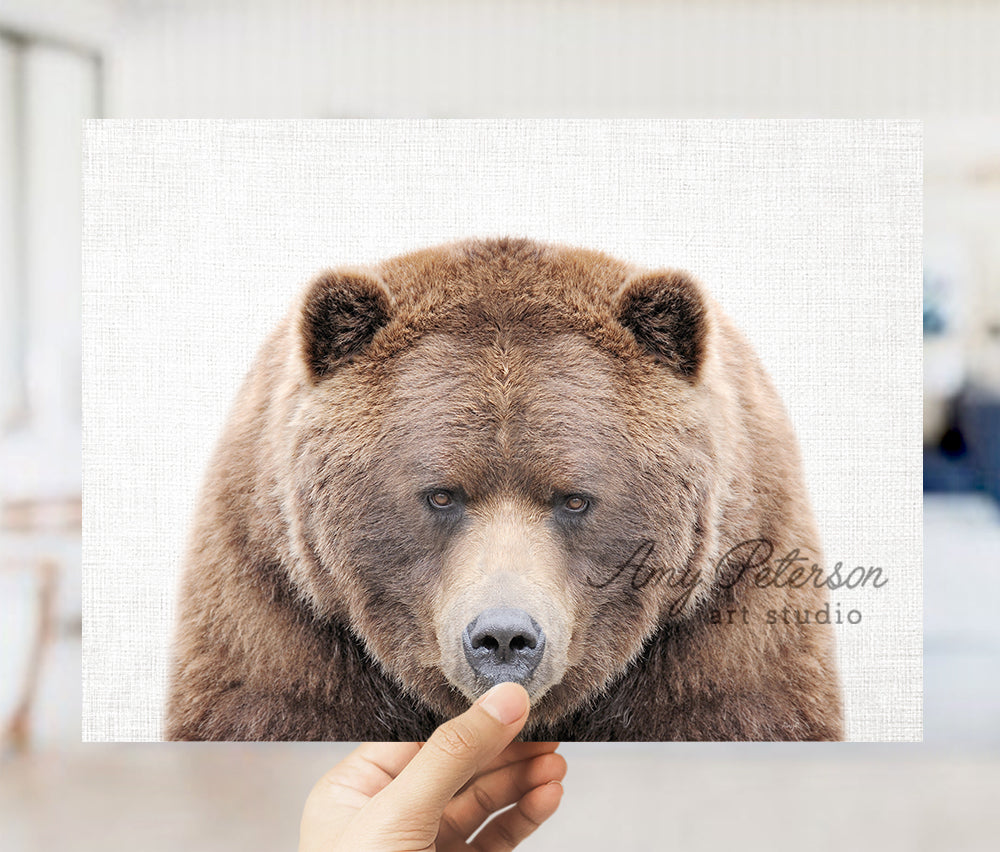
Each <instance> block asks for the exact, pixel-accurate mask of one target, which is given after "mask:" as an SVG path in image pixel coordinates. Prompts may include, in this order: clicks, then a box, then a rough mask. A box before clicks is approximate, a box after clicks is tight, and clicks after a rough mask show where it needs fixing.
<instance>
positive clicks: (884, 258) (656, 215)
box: [83, 121, 922, 741]
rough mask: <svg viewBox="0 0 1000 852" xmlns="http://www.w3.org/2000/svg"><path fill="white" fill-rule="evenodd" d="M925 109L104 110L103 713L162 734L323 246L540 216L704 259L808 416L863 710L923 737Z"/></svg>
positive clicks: (637, 253) (811, 470) (404, 239)
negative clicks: (225, 426) (907, 116)
mask: <svg viewBox="0 0 1000 852" xmlns="http://www.w3.org/2000/svg"><path fill="white" fill-rule="evenodd" d="M921 159H922V155H921V130H920V125H919V123H917V122H896V121H890V122H875V121H866V122H847V121H838V122H819V121H771V122H760V121H753V122H708V121H702V122H656V121H636V122H572V121H558V122H531V121H527V122H523V121H518V122H502V123H501V122H368V121H344V122H237V123H232V122H185V121H170V122H163V121H139V122H131V121H129V122H90V123H89V124H88V127H87V132H86V138H85V146H84V242H83V251H84V258H83V265H84V284H83V286H84V293H83V299H84V309H83V317H84V389H83V403H84V495H85V497H84V499H85V517H84V560H83V562H84V608H85V623H84V660H83V664H84V708H83V711H84V712H83V736H84V739H85V740H93V741H106V740H156V739H159V737H160V723H161V713H162V703H163V696H164V691H165V686H166V677H167V663H168V652H169V641H170V631H171V626H172V623H173V618H174V595H175V592H176V586H177V579H178V572H179V569H180V559H181V553H182V550H183V546H184V537H185V532H186V528H187V525H188V521H189V518H190V516H191V513H192V510H193V506H194V501H195V497H196V493H197V489H198V487H199V484H200V480H201V476H202V472H203V469H204V466H205V463H206V460H207V457H208V455H209V452H210V451H211V448H212V445H213V443H214V441H215V439H216V437H217V435H218V433H219V431H220V428H221V426H222V423H223V420H224V418H225V416H226V412H227V410H228V407H229V404H230V402H231V400H232V396H233V394H234V392H235V390H236V388H237V386H238V383H239V381H240V380H241V378H242V376H243V374H244V372H245V370H246V368H247V367H248V366H249V363H250V361H251V359H252V357H253V355H254V352H255V350H256V348H257V346H258V345H259V343H260V342H261V341H262V339H263V337H264V336H265V334H266V333H267V332H268V330H269V329H270V328H271V327H272V326H273V325H274V323H275V322H276V321H277V320H278V318H279V317H280V316H281V315H282V314H283V313H284V312H285V310H286V309H287V307H288V304H289V302H290V301H291V299H292V297H293V295H294V294H295V293H296V292H297V291H298V290H299V288H300V287H301V286H302V285H303V283H304V282H305V281H306V280H307V279H308V278H309V277H310V276H311V275H312V274H313V273H314V272H316V271H317V270H318V269H320V268H323V267H327V266H336V265H341V264H352V263H365V262H371V261H376V260H379V259H382V258H384V257H387V256H390V255H392V254H396V253H398V252H402V251H406V250H409V249H414V248H419V247H423V246H426V245H429V244H433V243H436V242H441V241H445V240H449V239H453V238H458V237H465V236H488V235H497V234H516V235H524V236H529V237H533V238H537V239H545V240H555V241H562V242H567V243H574V244H579V245H583V246H587V247H591V248H597V249H603V250H605V251H608V252H610V253H612V254H615V255H618V256H620V257H622V258H624V259H627V260H630V261H633V262H636V263H639V264H645V265H649V266H664V265H670V266H679V267H684V268H687V269H689V270H691V271H692V272H694V273H695V274H697V275H698V276H699V277H700V278H701V279H702V280H703V281H704V282H705V283H706V284H707V285H708V287H709V289H710V290H711V291H712V292H713V293H714V294H715V296H716V297H717V298H718V299H719V300H720V301H721V302H722V304H723V306H724V307H725V308H726V309H727V311H728V312H729V313H730V315H731V316H732V317H733V318H734V319H735V320H736V322H737V324H738V325H739V326H740V327H741V328H742V329H743V331H744V332H745V334H746V335H747V336H748V338H749V339H750V341H751V342H752V343H753V345H754V346H755V347H756V348H757V350H758V352H759V353H760V355H761V357H762V358H763V360H764V363H765V365H766V366H767V368H768V369H769V371H770V372H771V375H772V377H773V378H774V380H775V382H776V384H777V386H778V389H779V392H780V393H781V395H782V397H783V398H784V400H785V403H786V405H787V407H788V409H789V412H790V414H791V417H792V420H793V422H794V424H795V427H796V429H797V432H798V435H799V440H800V443H801V446H802V451H803V455H804V459H805V465H806V478H807V482H808V485H809V488H810V492H811V495H812V499H813V504H814V507H815V510H816V513H817V517H818V521H819V525H820V529H821V532H822V535H823V542H824V549H825V552H826V557H827V559H828V561H830V562H831V563H832V562H835V561H838V560H843V562H844V564H845V565H846V566H849V567H853V566H855V565H865V566H869V565H875V566H881V567H882V568H883V570H884V572H885V575H886V576H887V577H888V578H889V583H888V585H886V587H885V588H883V589H881V590H878V591H876V592H870V591H869V592H865V591H860V590H856V591H846V590H841V591H838V592H835V593H834V594H833V603H834V604H836V603H839V604H840V606H841V609H842V610H844V611H846V610H847V609H850V608H857V609H858V610H860V611H861V612H862V613H863V621H862V623H861V625H859V626H856V627H846V626H845V627H844V628H842V629H841V630H840V631H839V633H838V638H839V643H840V645H839V649H840V657H841V672H842V676H843V680H844V687H845V699H846V710H847V717H848V734H849V737H850V738H851V739H855V740H912V739H919V738H920V736H921V693H922V684H921V680H922V656H921V608H922V596H921V529H920V517H921V515H920V496H921V495H920V486H921V454H920V447H921V428H922V425H921V396H920V394H921V354H920V352H921V350H920V310H921V289H920V276H921V269H920V239H921V215H922V214H921V173H922V164H921Z"/></svg>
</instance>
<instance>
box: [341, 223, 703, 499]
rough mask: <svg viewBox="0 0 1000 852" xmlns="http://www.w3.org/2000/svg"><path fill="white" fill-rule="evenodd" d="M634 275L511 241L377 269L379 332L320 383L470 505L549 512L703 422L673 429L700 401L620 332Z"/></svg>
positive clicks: (387, 444) (432, 252)
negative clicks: (557, 494) (381, 304)
mask: <svg viewBox="0 0 1000 852" xmlns="http://www.w3.org/2000/svg"><path fill="white" fill-rule="evenodd" d="M634 271H635V270H634V268H633V267H631V266H630V265H628V264H625V263H623V262H621V261H618V260H615V259H614V258H611V257H608V256H606V255H604V254H601V253H599V252H594V251H587V250H584V249H573V248H567V247H562V246H550V245H542V244H538V243H533V242H529V241H527V240H515V239H500V240H492V241H480V240H476V241H467V242H462V243H457V244H453V245H449V246H445V247H439V248H435V249H428V250H425V251H421V252H417V253H414V254H409V255H405V256H403V257H399V258H395V259H392V260H389V261H386V262H384V263H382V264H381V265H380V266H379V267H377V272H378V274H379V275H380V276H381V278H382V279H383V281H384V282H385V286H386V289H387V291H388V293H389V294H390V298H391V304H392V310H391V319H390V321H389V323H388V324H387V325H386V326H385V327H384V328H382V329H380V330H379V332H378V333H377V334H376V335H375V337H374V339H373V340H372V341H371V344H370V345H369V347H368V348H367V351H366V357H365V358H364V360H363V363H361V364H359V365H357V369H356V370H348V371H346V372H345V373H344V374H342V375H340V376H334V381H333V382H332V385H333V387H335V388H338V389H342V390H346V391H347V393H349V394H353V393H355V392H357V393H359V394H361V396H363V397H366V400H365V402H364V404H363V405H355V406H351V407H350V410H351V412H352V418H360V419H370V420H372V421H374V420H377V421H379V424H380V425H379V433H380V436H381V438H382V440H381V441H379V443H380V444H381V446H382V448H384V449H387V450H389V451H390V452H391V453H392V455H393V456H394V457H396V459H397V460H398V459H399V457H400V456H406V455H409V456H411V461H412V462H413V463H415V464H419V465H420V466H422V467H424V468H425V469H426V471H427V473H428V474H433V473H435V472H438V473H439V474H440V475H441V476H442V477H445V476H446V477H447V479H450V480H453V481H454V484H456V485H457V484H461V485H462V487H463V488H465V489H467V490H469V491H468V496H469V497H473V498H474V497H477V496H480V494H485V493H487V492H491V493H496V492H497V491H498V490H501V489H505V488H506V489H508V490H510V489H515V490H519V491H520V492H521V493H524V494H531V495H534V496H535V497H536V498H537V499H539V500H541V501H546V500H549V499H551V496H552V493H553V491H559V490H563V491H566V490H570V489H574V488H577V489H583V490H586V489H587V488H588V486H590V487H594V486H595V485H596V483H593V480H594V479H595V477H601V478H602V480H605V482H604V483H603V484H607V482H606V480H607V478H608V476H609V475H610V474H611V473H612V471H611V470H610V469H609V466H614V467H616V468H617V471H616V472H617V473H618V475H619V479H620V478H621V477H620V475H621V465H622V464H623V463H627V461H628V460H629V459H630V458H634V457H635V456H636V454H637V453H646V452H655V451H656V449H657V447H658V445H660V444H661V442H660V441H659V440H654V439H653V437H652V433H653V432H656V431H658V430H660V429H663V428H665V429H669V430H671V431H675V430H676V429H677V428H679V426H678V421H681V423H682V424H683V428H684V431H686V432H690V431H691V430H690V427H692V426H693V425H695V424H694V423H693V422H692V421H693V420H694V421H697V420H700V415H699V413H698V412H697V411H691V410H688V411H686V412H685V413H684V415H682V416H680V415H679V411H680V409H681V408H687V409H691V404H690V403H692V402H693V398H694V397H696V393H695V392H694V391H693V390H692V388H691V386H690V384H689V383H687V382H685V381H683V380H681V379H679V378H678V377H677V376H675V375H673V374H672V373H670V372H669V371H665V370H663V369H661V368H659V367H658V365H655V364H654V363H652V361H651V359H650V358H649V357H648V356H647V355H646V354H645V353H644V352H642V351H641V349H640V347H639V346H638V345H637V344H636V341H635V338H634V337H633V336H632V335H631V334H629V333H628V332H627V331H626V330H625V329H624V328H623V327H622V325H621V324H620V322H618V321H617V318H616V316H615V303H616V299H617V297H618V294H619V292H620V290H621V289H622V286H623V284H624V283H625V282H626V281H627V280H628V279H629V277H630V276H631V275H632V274H634ZM338 396H339V394H338ZM339 402H340V400H338V404H339ZM691 443H694V444H700V443H701V440H700V439H697V438H695V439H692V441H691ZM459 480H460V482H459ZM441 484H442V485H445V484H447V483H446V482H445V479H444V478H442V480H441ZM477 491H478V492H480V493H479V494H477V493H475V492H477Z"/></svg>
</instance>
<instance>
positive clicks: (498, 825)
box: [472, 781, 563, 852]
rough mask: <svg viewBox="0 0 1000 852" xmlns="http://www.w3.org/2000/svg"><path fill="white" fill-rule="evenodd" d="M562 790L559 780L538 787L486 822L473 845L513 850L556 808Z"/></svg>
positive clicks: (492, 851) (487, 851)
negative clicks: (507, 809)
mask: <svg viewBox="0 0 1000 852" xmlns="http://www.w3.org/2000/svg"><path fill="white" fill-rule="evenodd" d="M562 793H563V788H562V784H560V783H559V782H558V781H550V782H549V783H548V784H545V785H543V786H541V787H535V789H534V790H532V791H530V792H529V793H527V794H525V796H524V797H523V798H522V799H521V801H519V802H518V803H517V804H516V805H514V807H512V808H511V809H510V810H509V811H504V812H503V813H502V814H498V815H497V816H495V817H493V819H491V820H490V821H489V822H488V823H486V826H485V827H484V828H483V830H482V831H481V832H479V834H477V835H476V839H475V840H474V841H473V842H472V848H473V849H475V850H477V852H509V850H511V849H513V848H514V847H515V846H517V844H518V843H520V842H521V841H522V840H524V839H525V838H526V837H527V836H528V835H529V834H531V833H532V832H533V831H534V830H535V829H536V828H538V826H540V825H541V824H542V823H543V822H545V820H547V819H548V818H549V817H550V816H552V814H554V813H555V812H556V808H558V807H559V802H560V800H561V799H562Z"/></svg>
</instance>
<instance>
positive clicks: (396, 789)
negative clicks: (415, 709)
mask: <svg viewBox="0 0 1000 852" xmlns="http://www.w3.org/2000/svg"><path fill="white" fill-rule="evenodd" d="M528 712H529V701H528V694H527V692H526V691H525V690H524V688H523V687H521V686H520V685H518V684H513V683H502V684H499V685H498V686H496V687H494V688H493V689H492V690H490V691H489V692H488V693H486V694H485V695H484V696H482V697H481V698H480V699H479V700H478V701H477V702H476V703H475V704H473V705H472V707H470V708H469V709H468V710H467V711H466V712H465V713H463V714H462V715H460V716H458V717H456V718H454V719H451V720H449V721H447V722H445V723H444V724H443V725H441V726H440V727H439V728H437V730H435V731H434V733H433V734H432V735H431V737H430V738H429V739H428V740H427V742H426V743H364V744H362V745H361V746H359V747H358V748H357V749H355V750H354V751H353V752H352V753H351V754H350V755H348V757H347V758H345V759H344V760H343V761H341V762H340V763H338V764H337V765H336V766H334V767H333V769H331V770H330V771H329V772H328V773H326V775H324V776H323V777H322V778H321V779H320V780H319V781H318V782H317V783H316V786H315V787H313V789H312V792H311V793H310V794H309V797H308V799H307V800H306V804H305V809H304V811H303V814H302V823H301V828H300V836H299V852H320V850H323V852H347V850H351V852H365V850H376V849H377V850H381V852H419V851H420V850H434V852H455V851H456V850H463V849H472V850H477V852H505V850H510V849H513V848H514V847H516V846H517V845H518V844H519V843H520V842H521V841H522V840H524V839H525V838H526V837H527V836H528V835H529V834H531V833H532V832H533V831H534V830H535V829H536V828H538V826H539V825H541V824H542V823H543V822H544V821H545V820H546V819H548V818H549V817H550V816H552V814H553V813H555V811H556V808H557V807H558V806H559V802H560V800H561V798H562V792H563V789H562V784H561V783H560V782H561V781H562V779H563V777H564V776H565V774H566V761H565V760H564V759H563V757H562V756H561V755H559V754H556V753H555V749H556V747H557V746H558V745H559V744H558V743H554V742H519V743H513V742H512V741H513V739H514V737H516V736H517V734H518V733H519V732H520V731H521V729H522V728H523V727H524V724H525V722H527V720H528ZM509 805H514V807H512V808H510V809H509V810H506V811H504V812H503V813H502V814H499V815H497V816H494V814H496V812H497V811H499V810H501V809H503V808H507V807H508V806H509ZM491 817H493V819H490V818H491ZM487 820H489V821H488V822H487ZM484 823H486V824H485V827H483V829H482V831H479V833H478V834H476V836H475V838H474V839H473V840H472V841H470V840H469V838H470V836H471V835H473V834H474V833H475V832H477V830H478V829H479V828H480V827H481V826H483V824H484Z"/></svg>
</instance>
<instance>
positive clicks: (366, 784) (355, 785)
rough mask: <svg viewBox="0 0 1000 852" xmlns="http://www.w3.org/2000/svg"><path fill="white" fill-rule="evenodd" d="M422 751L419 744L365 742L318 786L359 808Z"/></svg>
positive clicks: (322, 779) (344, 802)
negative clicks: (355, 794)
mask: <svg viewBox="0 0 1000 852" xmlns="http://www.w3.org/2000/svg"><path fill="white" fill-rule="evenodd" d="M419 750H420V744H419V743H363V744H362V745H360V746H358V747H357V748H356V749H354V751H352V752H351V753H350V754H349V755H348V756H347V757H345V758H344V759H343V760H342V761H341V762H340V763H338V764H337V765H336V766H334V767H333V769H331V770H330V771H329V772H327V773H326V775H324V776H323V777H322V778H321V779H320V781H319V783H318V784H317V787H324V786H325V787H326V788H327V789H328V790H330V791H333V792H334V793H335V794H336V799H337V801H338V802H340V803H342V804H354V805H355V806H358V807H360V806H361V805H362V804H364V799H370V798H371V797H372V796H374V795H375V794H377V793H379V792H380V791H381V790H383V789H384V788H385V787H386V786H387V785H388V784H389V782H390V781H392V780H393V779H394V778H395V777H396V776H397V775H399V773H400V772H401V771H402V769H403V767H404V766H406V764H408V763H409V762H410V761H411V760H412V759H413V756H414V755H415V754H416V753H417V752H418V751H419ZM349 791H353V792H355V793H357V794H358V795H357V796H354V795H351V794H350V792H349Z"/></svg>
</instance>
